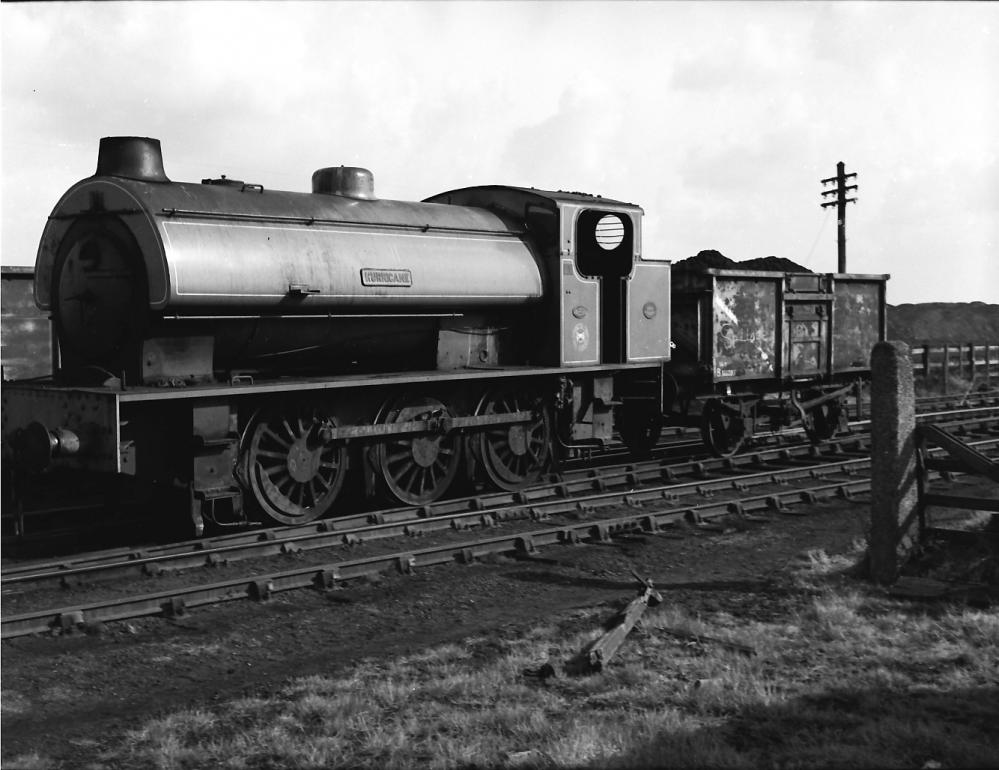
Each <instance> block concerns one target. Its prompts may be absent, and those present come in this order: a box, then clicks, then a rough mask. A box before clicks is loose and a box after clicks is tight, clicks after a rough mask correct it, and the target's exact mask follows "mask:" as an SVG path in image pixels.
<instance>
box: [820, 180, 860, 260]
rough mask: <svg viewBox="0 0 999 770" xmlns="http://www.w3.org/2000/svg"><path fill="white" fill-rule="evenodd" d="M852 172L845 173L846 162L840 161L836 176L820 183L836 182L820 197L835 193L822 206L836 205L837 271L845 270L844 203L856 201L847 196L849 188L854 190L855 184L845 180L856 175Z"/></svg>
mask: <svg viewBox="0 0 999 770" xmlns="http://www.w3.org/2000/svg"><path fill="white" fill-rule="evenodd" d="M856 176H857V175H856V174H855V173H854V174H847V173H846V164H845V163H843V161H840V162H839V163H837V164H836V176H831V177H829V178H828V179H823V180H822V184H832V183H833V182H835V183H836V186H835V187H834V188H832V189H831V190H824V191H823V192H822V197H825V196H826V195H835V196H836V199H835V200H831V201H826V202H825V203H823V204H822V208H828V207H829V206H835V207H836V213H837V215H838V217H837V219H838V220H839V232H838V237H837V244H838V246H839V264H838V270H837V272H840V273H845V272H846V204H847V203H856V202H857V199H856V198H847V197H846V196H847V194H848V193H849V191H850V190H856V189H857V185H855V184H851V185H848V184H847V183H846V180H847V179H849V178H850V177H856Z"/></svg>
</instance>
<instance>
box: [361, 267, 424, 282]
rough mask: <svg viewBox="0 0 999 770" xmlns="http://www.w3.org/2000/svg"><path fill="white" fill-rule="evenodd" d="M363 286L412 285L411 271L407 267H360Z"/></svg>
mask: <svg viewBox="0 0 999 770" xmlns="http://www.w3.org/2000/svg"><path fill="white" fill-rule="evenodd" d="M361 284H362V285H364V286H412V285H413V273H412V272H411V271H410V270H407V269H394V268H393V269H386V268H373V267H362V268H361Z"/></svg>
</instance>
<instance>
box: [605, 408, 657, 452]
mask: <svg viewBox="0 0 999 770" xmlns="http://www.w3.org/2000/svg"><path fill="white" fill-rule="evenodd" d="M616 416H617V432H618V433H619V434H620V436H621V441H623V442H624V445H625V446H626V447H628V450H629V451H630V452H631V453H632V454H633V455H635V456H637V457H645V456H647V455H648V454H649V452H651V451H652V448H653V447H654V446H655V445H656V442H657V441H659V435H660V434H661V433H662V430H663V416H662V414H660V413H659V410H658V409H650V408H648V407H636V406H622V407H621V408H620V409H619V411H618V413H617V415H616Z"/></svg>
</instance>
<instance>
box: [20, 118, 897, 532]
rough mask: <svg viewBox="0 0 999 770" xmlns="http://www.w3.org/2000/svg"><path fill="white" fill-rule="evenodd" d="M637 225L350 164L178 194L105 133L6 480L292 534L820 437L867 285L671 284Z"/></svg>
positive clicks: (840, 383) (879, 282) (880, 328)
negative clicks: (583, 474) (310, 526)
mask: <svg viewBox="0 0 999 770" xmlns="http://www.w3.org/2000/svg"><path fill="white" fill-rule="evenodd" d="M642 216H643V211H642V209H641V208H640V207H639V206H637V205H634V204H631V203H626V202H623V201H618V200H613V199H609V198H603V197H600V196H594V195H587V194H584V193H579V192H563V191H558V192H555V191H546V190H538V189H534V188H520V187H510V186H497V185H493V186H481V187H468V188H463V189H459V190H452V191H450V192H445V193H441V194H439V195H435V196H433V197H431V198H427V199H426V200H424V201H422V202H405V201H392V200H379V199H378V198H376V197H375V193H374V183H373V177H372V174H371V172H369V171H368V170H366V169H363V168H356V167H345V166H333V167H329V168H323V169H319V170H318V171H316V172H315V173H314V174H313V175H312V192H311V193H299V192H286V191H277V190H271V189H269V188H265V187H264V186H262V185H260V184H257V183H247V182H243V181H238V180H234V179H229V178H226V177H225V176H221V177H219V178H208V179H203V180H202V181H201V183H200V184H199V183H180V182H172V181H170V180H169V179H168V178H167V176H166V173H165V170H164V166H163V159H162V153H161V149H160V143H159V141H157V140H155V139H149V138H141V137H106V138H104V139H102V140H101V144H100V151H99V156H98V161H97V172H96V174H95V175H94V176H92V177H90V178H87V179H84V180H82V181H81V182H79V183H77V184H76V185H74V186H73V187H71V188H70V189H69V190H68V191H67V192H66V193H65V194H64V195H63V197H62V198H61V199H60V201H59V202H58V203H57V204H56V206H55V209H54V210H53V212H52V214H51V216H50V217H49V219H48V222H47V224H46V226H45V229H44V232H43V233H42V238H41V243H40V245H39V249H38V256H37V261H36V266H35V283H34V294H35V302H36V304H37V306H38V307H39V308H41V309H42V310H43V311H46V312H48V313H49V314H50V316H51V321H52V329H53V334H54V337H55V340H56V345H55V348H56V350H57V361H56V366H55V372H54V375H53V377H52V378H51V379H50V380H46V381H31V382H27V381H20V382H19V381H13V382H5V383H4V386H3V394H2V398H3V417H2V420H3V425H2V437H3V452H4V463H5V466H7V467H8V468H13V469H15V472H16V473H17V474H18V478H19V479H22V480H23V479H34V480H35V481H34V482H33V483H40V482H39V480H40V479H42V480H43V479H45V478H46V476H47V475H56V474H60V473H64V474H70V475H72V474H76V475H77V476H80V475H83V476H86V477H88V478H114V477H117V478H120V477H122V476H125V477H132V478H133V479H136V480H140V481H142V482H144V483H148V484H151V485H160V486H161V487H162V488H164V489H170V490H174V491H175V492H176V493H177V494H180V495H182V496H183V498H184V499H185V500H186V501H187V504H188V506H189V510H190V512H191V516H192V519H193V520H194V522H195V525H196V526H197V527H199V528H200V527H201V526H203V524H204V523H205V522H211V523H214V524H217V525H225V524H236V523H242V522H244V521H246V520H247V519H248V518H262V519H265V520H270V521H275V522H279V523H301V522H307V521H311V520H313V519H316V518H319V517H321V516H325V515H328V514H330V513H331V512H334V511H335V509H336V505H337V501H338V499H339V498H340V496H341V493H342V491H343V489H344V487H345V483H346V481H347V480H348V479H353V480H355V481H356V482H357V483H358V484H359V486H360V487H361V488H362V489H363V492H364V494H366V495H369V496H376V495H377V496H379V497H382V498H387V499H389V500H392V501H398V502H401V503H404V504H415V505H424V504H428V503H430V502H433V501H434V500H437V499H438V498H440V497H441V496H442V495H444V494H445V493H447V492H448V490H449V489H452V488H453V487H455V485H458V484H462V483H468V482H470V481H472V480H478V481H479V482H483V483H486V484H489V485H491V486H493V487H495V488H499V489H505V490H517V489H521V488H523V487H525V486H527V485H529V484H531V483H533V482H535V481H536V480H537V479H538V478H539V477H540V476H541V474H542V473H543V472H544V471H545V470H546V469H547V468H548V467H549V465H550V463H551V462H552V459H553V457H556V456H564V455H565V454H566V453H571V452H574V451H577V450H585V449H588V448H592V447H600V446H604V445H606V444H607V443H608V442H609V441H610V440H611V438H612V435H614V433H615V432H616V433H617V434H618V435H620V436H621V438H622V439H623V440H624V441H625V443H627V444H628V445H629V446H631V447H632V448H633V449H634V450H635V451H637V452H641V451H643V450H646V449H647V448H648V447H649V446H650V445H651V444H652V443H653V442H654V441H655V439H656V438H657V437H658V435H659V431H660V429H661V426H662V425H663V424H664V423H666V422H670V421H672V422H674V423H690V424H697V425H700V426H701V429H702V432H703V435H704V437H705V441H706V443H707V444H708V446H709V447H710V448H711V449H712V450H713V451H715V452H716V453H718V454H729V453H731V452H733V451H735V450H736V449H737V448H738V447H739V446H740V445H741V444H742V442H743V441H744V439H745V438H747V437H749V436H751V435H753V433H754V432H757V431H759V430H761V429H766V428H767V427H779V426H781V425H783V424H786V423H787V422H788V421H791V420H794V419H799V420H801V421H802V422H803V423H804V425H805V427H806V430H807V431H808V432H809V435H810V436H811V437H812V438H813V440H816V441H820V440H822V439H823V438H827V437H828V436H830V435H832V434H833V433H835V431H836V430H838V429H839V427H841V425H842V422H843V408H842V404H843V403H844V398H845V396H846V394H847V393H849V392H850V390H851V389H852V388H854V387H856V385H857V383H859V382H862V381H863V380H864V379H865V377H866V376H868V375H869V369H868V356H869V352H870V348H871V346H873V344H874V343H875V342H877V341H879V340H881V339H884V334H885V297H884V291H885V281H886V280H887V276H857V275H843V274H814V273H798V272H791V273H787V272H772V271H771V272H768V271H754V270H739V269H718V268H703V267H700V268H698V269H684V270H679V271H675V272H676V275H677V276H679V278H680V280H677V279H676V278H674V280H673V281H672V286H671V263H670V262H669V261H668V260H666V259H664V258H662V256H661V255H660V254H657V253H655V251H654V250H653V251H649V252H646V251H645V250H644V249H643V244H642V237H641V235H642V233H641V224H642ZM21 483H23V481H22V482H21ZM41 483H44V482H41Z"/></svg>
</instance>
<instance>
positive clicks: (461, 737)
mask: <svg viewBox="0 0 999 770" xmlns="http://www.w3.org/2000/svg"><path fill="white" fill-rule="evenodd" d="M850 563H851V561H850V560H848V559H846V558H844V557H830V556H828V555H827V554H825V553H824V552H822V551H814V552H811V553H810V554H809V555H808V557H807V558H805V559H803V560H801V561H800V563H798V564H796V565H794V567H793V569H791V570H790V571H789V572H788V573H786V574H784V575H783V576H782V577H781V578H780V581H779V582H778V583H775V584H774V585H772V586H770V587H769V588H768V589H767V590H765V591H761V592H760V593H759V594H758V595H753V596H746V595H744V594H740V595H735V594H733V595H731V596H730V597H729V600H726V597H724V596H723V597H722V598H721V599H720V600H719V601H713V602H712V603H711V605H709V606H710V607H711V608H712V609H710V610H708V611H702V612H697V611H696V610H691V609H686V608H685V606H686V605H685V603H683V602H680V601H677V602H675V603H673V602H670V601H669V598H670V597H668V596H667V602H666V603H665V604H664V605H662V606H661V607H659V608H656V609H650V610H649V611H647V612H646V614H645V617H644V618H643V622H642V623H641V624H640V626H639V627H637V628H636V629H635V630H634V631H633V632H632V634H631V635H630V636H629V637H628V639H627V641H626V642H625V644H624V645H623V646H622V647H621V649H620V650H619V652H618V654H617V656H616V657H615V658H614V659H613V660H612V661H611V663H610V664H609V665H608V667H607V668H606V669H605V670H604V671H603V672H602V673H599V674H591V675H585V676H568V675H566V674H565V673H564V668H563V667H564V664H565V663H566V662H568V661H569V660H570V659H571V658H573V656H575V655H577V654H578V653H579V652H580V651H581V650H583V649H584V648H585V647H586V645H587V644H588V643H590V642H591V641H593V640H594V639H595V638H597V637H598V636H599V635H600V633H601V632H602V623H603V622H604V620H606V619H607V618H608V617H609V616H610V615H611V614H612V608H607V607H603V608H595V609H593V610H587V611H576V612H573V613H567V614H565V615H564V616H563V617H562V618H561V619H560V622H558V623H554V624H552V625H548V626H543V627H538V628H535V629H533V630H531V631H529V632H527V633H525V634H523V635H521V636H503V637H494V636H482V637H477V638H472V639H468V640H466V642H465V643H463V644H449V645H445V646H441V647H437V648H434V649H430V650H427V651H425V652H422V653H420V654H416V655H409V656H406V657H402V658H399V659H395V660H389V661H383V660H368V661H365V662H363V663H362V664H360V665H357V666H355V667H354V668H352V669H351V670H349V671H348V672H347V673H345V674H344V675H343V676H336V677H333V676H331V677H325V676H316V677H309V678H305V679H299V680H296V681H292V682H289V683H288V684H287V686H285V687H284V688H283V689H281V690H280V691H278V692H274V693H273V694H269V695H266V696H262V697H254V698H243V699H240V700H235V701H231V702H228V703H224V704H221V705H213V706H205V707H196V708H192V709H189V710H185V711H179V712H177V713H171V714H165V715H163V716H162V717H161V718H159V719H157V720H155V721H151V722H149V723H147V724H145V725H144V726H142V727H141V729H138V730H135V731H134V732H131V733H129V734H128V735H126V736H124V737H123V738H122V739H120V740H117V741H116V742H115V743H114V744H113V745H110V746H105V748H104V751H103V754H102V756H101V758H100V759H99V760H98V761H97V762H96V763H95V764H93V765H91V766H92V767H94V768H100V767H104V768H118V767H150V768H170V769H173V768H178V769H179V768H202V767H219V768H320V767H350V768H355V767H358V768H363V767H377V768H410V767H420V768H424V767H426V768H469V767H558V768H564V767H574V768H575V767H594V768H597V767H601V768H602V767H611V768H614V767H618V768H624V767H627V768H653V767H718V768H757V767H777V768H794V767H844V768H857V767H886V768H893V767H902V768H954V767H999V731H997V730H996V725H997V724H999V612H997V611H996V610H987V611H983V610H976V609H971V608H968V607H965V606H959V605H913V604H908V603H905V602H899V601H893V600H889V599H887V598H885V597H884V596H883V595H882V594H880V593H878V592H876V591H874V590H873V589H869V588H868V587H867V586H865V585H864V584H861V583H856V582H853V581H851V580H849V579H847V578H845V577H843V570H844V568H846V567H848V566H849V565H850ZM690 604H693V605H695V606H696V602H691V603H690ZM675 631H680V632H687V633H686V634H682V633H681V634H677V633H673V632H675ZM691 634H694V635H698V636H700V637H701V638H700V639H698V638H693V639H692V638H691ZM706 637H712V638H713V640H712V639H709V638H706ZM718 639H723V640H730V641H733V642H738V643H740V644H742V645H749V646H750V647H752V648H753V650H754V651H755V654H754V655H746V654H743V653H740V652H738V651H736V650H733V649H730V648H727V647H725V646H724V645H721V644H718V643H716V641H714V640H718ZM545 662H550V663H552V665H554V666H555V668H556V670H557V671H558V672H559V675H558V676H557V677H555V678H552V679H548V680H547V681H545V682H539V681H538V680H536V679H532V678H529V677H526V676H525V675H524V672H525V670H529V669H536V668H537V667H539V666H540V665H541V664H543V663H545ZM43 766H46V765H45V764H44V758H43V757H38V756H37V755H33V756H31V757H22V758H17V759H13V760H12V761H11V762H9V763H7V762H5V767H10V768H16V767H43Z"/></svg>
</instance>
